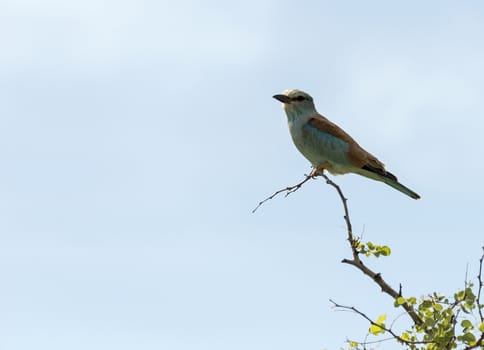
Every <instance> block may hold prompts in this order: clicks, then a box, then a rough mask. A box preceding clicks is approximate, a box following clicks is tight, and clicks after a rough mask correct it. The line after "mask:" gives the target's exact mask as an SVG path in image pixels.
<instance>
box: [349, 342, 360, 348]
mask: <svg viewBox="0 0 484 350" xmlns="http://www.w3.org/2000/svg"><path fill="white" fill-rule="evenodd" d="M357 346H358V343H357V342H355V341H350V348H356V347H357Z"/></svg>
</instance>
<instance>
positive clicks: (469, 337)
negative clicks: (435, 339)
mask: <svg viewBox="0 0 484 350" xmlns="http://www.w3.org/2000/svg"><path fill="white" fill-rule="evenodd" d="M457 338H458V339H459V340H461V341H463V342H464V343H466V344H470V343H473V342H475V341H476V337H475V336H474V334H472V333H470V332H467V333H464V334H463V335H461V336H459V337H457Z"/></svg>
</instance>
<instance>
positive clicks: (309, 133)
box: [289, 122, 349, 174]
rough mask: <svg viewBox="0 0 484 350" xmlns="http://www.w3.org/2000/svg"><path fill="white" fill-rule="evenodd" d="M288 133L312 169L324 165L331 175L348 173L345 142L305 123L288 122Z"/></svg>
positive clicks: (346, 144)
mask: <svg viewBox="0 0 484 350" xmlns="http://www.w3.org/2000/svg"><path fill="white" fill-rule="evenodd" d="M289 131H290V133H291V137H292V140H293V142H294V145H295V146H296V148H297V149H298V150H299V152H301V153H302V155H304V157H306V159H308V160H309V161H310V162H311V164H312V165H313V167H318V166H320V165H321V164H324V163H326V164H329V165H330V167H329V168H328V170H329V171H330V172H332V173H336V174H344V173H346V172H348V166H349V163H348V160H347V158H346V154H347V152H348V150H349V145H348V143H347V142H345V141H343V140H341V139H339V138H337V137H335V136H333V135H331V134H329V133H326V132H323V131H320V130H318V129H316V128H315V127H313V126H311V125H309V124H307V123H298V122H289Z"/></svg>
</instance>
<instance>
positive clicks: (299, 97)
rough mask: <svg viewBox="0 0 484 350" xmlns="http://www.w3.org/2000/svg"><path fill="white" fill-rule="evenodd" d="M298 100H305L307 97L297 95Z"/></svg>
mask: <svg viewBox="0 0 484 350" xmlns="http://www.w3.org/2000/svg"><path fill="white" fill-rule="evenodd" d="M296 100H297V101H304V100H305V98H304V96H298V97H296Z"/></svg>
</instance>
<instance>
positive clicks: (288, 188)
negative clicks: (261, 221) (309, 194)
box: [252, 172, 315, 213]
mask: <svg viewBox="0 0 484 350" xmlns="http://www.w3.org/2000/svg"><path fill="white" fill-rule="evenodd" d="M304 176H305V177H306V178H305V179H304V180H303V181H301V182H300V183H298V184H296V185H294V186H290V187H286V188H283V189H281V190H279V191H276V192H274V193H273V194H272V195H271V196H269V197H267V198H266V199H264V200H263V201H260V202H259V204H257V207H255V208H254V210H252V213H255V212H256V210H257V209H259V207H260V206H261V205H262V204H264V203H265V202H267V201H268V200H271V199H273V198H274V197H275V196H277V195H278V194H280V193H282V192H286V194H285V195H284V197H287V196H289V195H290V194H291V193H293V192H296V191H297V190H299V189H300V188H301V187H302V185H304V184H305V183H306V182H308V181H309V180H310V179H313V178H314V177H315V175H314V174H313V172H311V174H309V175H306V174H304Z"/></svg>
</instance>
